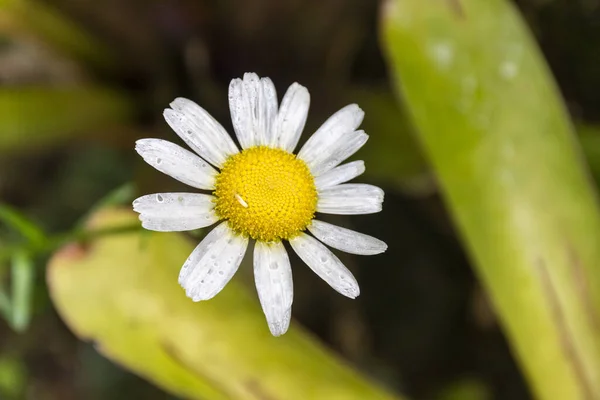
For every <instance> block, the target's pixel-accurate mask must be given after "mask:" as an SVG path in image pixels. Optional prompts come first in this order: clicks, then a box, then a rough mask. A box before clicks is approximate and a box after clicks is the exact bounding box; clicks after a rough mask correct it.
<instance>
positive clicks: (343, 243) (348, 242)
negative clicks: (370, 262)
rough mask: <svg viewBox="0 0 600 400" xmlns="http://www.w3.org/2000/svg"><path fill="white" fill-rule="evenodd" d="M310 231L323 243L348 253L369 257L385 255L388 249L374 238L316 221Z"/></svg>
mask: <svg viewBox="0 0 600 400" xmlns="http://www.w3.org/2000/svg"><path fill="white" fill-rule="evenodd" d="M308 230H309V231H310V232H311V233H312V234H313V235H315V237H316V238H317V239H319V240H320V241H321V242H323V243H325V244H326V245H329V246H331V247H333V248H334V249H338V250H341V251H345V252H346V253H352V254H360V255H365V256H368V255H373V254H379V253H383V252H384V251H385V250H386V249H387V244H385V243H384V242H382V241H381V240H379V239H376V238H374V237H373V236H369V235H365V234H364V233H359V232H356V231H353V230H350V229H346V228H342V227H340V226H336V225H332V224H329V223H327V222H323V221H318V220H316V219H313V221H312V223H311V224H310V225H309V226H308Z"/></svg>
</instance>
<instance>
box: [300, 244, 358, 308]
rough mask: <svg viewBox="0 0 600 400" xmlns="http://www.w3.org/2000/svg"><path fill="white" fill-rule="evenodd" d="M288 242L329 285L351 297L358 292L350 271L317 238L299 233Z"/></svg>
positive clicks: (355, 295) (354, 296)
mask: <svg viewBox="0 0 600 400" xmlns="http://www.w3.org/2000/svg"><path fill="white" fill-rule="evenodd" d="M290 244H291V245H292V248H293V249H294V251H295V252H296V253H297V254H298V256H299V257H300V258H301V259H302V261H304V262H305V263H306V264H307V265H308V266H309V267H310V269H312V270H313V271H314V272H315V273H316V274H317V275H319V277H320V278H321V279H323V280H324V281H325V282H327V283H328V284H329V286H331V287H332V288H334V289H335V290H336V291H338V292H339V293H341V294H343V295H344V296H347V297H350V298H351V299H354V298H356V297H357V296H358V295H359V294H360V289H359V288H358V283H357V282H356V279H355V278H354V276H353V275H352V273H351V272H350V271H349V270H348V268H346V267H345V266H344V264H342V262H341V261H340V259H339V258H337V257H336V256H335V254H333V253H332V252H331V251H330V250H329V249H328V248H327V247H325V245H323V244H322V243H321V242H319V241H318V240H317V239H315V238H313V237H312V236H309V235H307V234H305V233H301V234H300V235H298V236H296V237H294V238H293V239H290Z"/></svg>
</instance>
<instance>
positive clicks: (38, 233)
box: [0, 203, 46, 246]
mask: <svg viewBox="0 0 600 400" xmlns="http://www.w3.org/2000/svg"><path fill="white" fill-rule="evenodd" d="M0 221H1V222H3V223H5V224H6V225H7V226H9V227H10V228H12V229H14V230H15V231H17V232H18V233H19V234H20V235H22V236H23V237H24V238H25V239H27V240H28V241H29V242H31V244H32V245H34V246H40V245H41V244H42V243H44V242H45V241H46V233H45V232H44V231H43V229H42V228H41V227H39V226H38V225H37V224H36V223H35V222H33V221H32V220H30V219H29V218H28V217H26V216H25V215H24V214H21V213H20V212H19V211H17V210H16V209H14V208H12V207H10V206H9V205H8V204H2V203H0Z"/></svg>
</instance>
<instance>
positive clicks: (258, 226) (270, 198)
mask: <svg viewBox="0 0 600 400" xmlns="http://www.w3.org/2000/svg"><path fill="white" fill-rule="evenodd" d="M214 195H215V196H216V198H217V200H216V206H215V210H216V212H217V215H218V216H219V217H220V218H222V219H225V220H227V221H229V225H230V226H231V228H232V229H233V230H235V231H236V232H238V233H241V234H245V235H248V236H250V237H251V238H253V239H257V240H262V241H265V242H272V241H279V240H281V239H290V238H292V237H294V236H295V235H297V234H298V233H299V232H301V231H303V230H304V229H306V227H307V226H308V225H309V224H310V221H311V220H312V219H313V217H314V214H315V211H316V208H317V189H316V187H315V180H314V178H313V176H312V174H311V173H310V171H309V169H308V167H307V166H306V163H305V162H304V161H302V160H300V159H298V158H296V156H295V155H293V154H291V153H288V152H287V151H284V150H280V149H273V148H270V147H265V146H257V147H251V148H249V149H246V150H244V151H242V152H241V153H238V154H235V155H233V156H231V157H229V159H228V160H227V161H226V162H225V165H223V168H222V169H221V173H220V174H219V175H218V176H217V180H216V190H215V192H214Z"/></svg>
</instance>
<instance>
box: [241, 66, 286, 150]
mask: <svg viewBox="0 0 600 400" xmlns="http://www.w3.org/2000/svg"><path fill="white" fill-rule="evenodd" d="M229 109H230V111H231V121H232V122H233V128H234V130H235V134H236V136H237V138H238V140H239V142H240V144H241V146H242V148H244V149H247V148H249V147H252V146H258V145H266V144H269V143H270V142H271V141H272V128H273V125H274V122H275V118H276V117H277V93H276V92H275V86H274V85H273V82H271V80H270V79H269V78H262V79H260V78H259V77H258V75H256V74H253V73H246V74H244V79H243V80H242V79H233V80H232V81H231V83H230V84H229Z"/></svg>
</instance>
